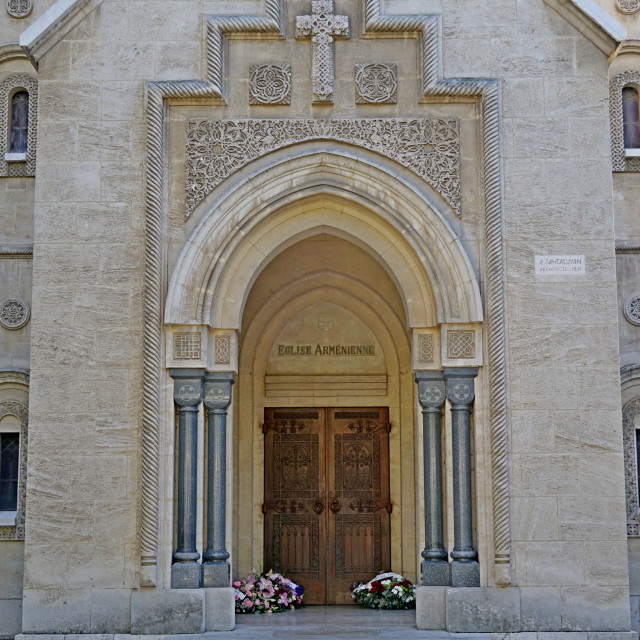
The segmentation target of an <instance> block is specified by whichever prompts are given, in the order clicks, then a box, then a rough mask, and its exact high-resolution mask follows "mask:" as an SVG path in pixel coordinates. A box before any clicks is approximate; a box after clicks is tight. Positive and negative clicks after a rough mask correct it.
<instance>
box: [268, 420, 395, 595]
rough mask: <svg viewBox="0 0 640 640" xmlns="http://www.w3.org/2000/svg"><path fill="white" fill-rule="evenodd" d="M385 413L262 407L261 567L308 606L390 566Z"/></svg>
mask: <svg viewBox="0 0 640 640" xmlns="http://www.w3.org/2000/svg"><path fill="white" fill-rule="evenodd" d="M387 424H388V410H387V409H386V408H376V409H315V408H313V409H290V408H287V409H265V424H264V428H263V430H264V433H265V502H264V505H263V513H264V514H265V521H264V522H265V536H264V539H265V568H270V567H273V568H274V569H276V570H278V571H282V572H284V573H285V574H286V575H287V576H288V577H289V578H291V579H292V580H293V581H294V582H297V583H299V584H302V585H303V586H304V588H305V601H306V602H307V603H308V604H351V603H352V602H353V601H352V599H351V594H350V590H349V587H350V585H351V584H352V583H353V582H356V581H358V580H369V579H370V578H371V577H373V575H375V574H376V573H378V572H380V571H382V570H383V569H388V568H389V566H390V538H389V513H390V509H391V505H390V503H389V499H390V498H389V443H388V440H389V436H388V431H387Z"/></svg>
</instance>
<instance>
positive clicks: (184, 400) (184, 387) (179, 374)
mask: <svg viewBox="0 0 640 640" xmlns="http://www.w3.org/2000/svg"><path fill="white" fill-rule="evenodd" d="M204 373H205V372H204V369H169V374H170V375H171V377H172V378H173V399H174V401H175V403H176V404H177V405H178V406H179V407H197V406H198V405H199V404H200V403H201V402H202V392H203V387H202V383H203V381H204Z"/></svg>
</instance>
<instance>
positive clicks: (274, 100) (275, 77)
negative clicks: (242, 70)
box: [249, 64, 291, 104]
mask: <svg viewBox="0 0 640 640" xmlns="http://www.w3.org/2000/svg"><path fill="white" fill-rule="evenodd" d="M249 69H250V71H249V104H291V65H290V64H252V65H251V67H250V68H249Z"/></svg>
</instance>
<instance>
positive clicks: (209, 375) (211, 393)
mask: <svg viewBox="0 0 640 640" xmlns="http://www.w3.org/2000/svg"><path fill="white" fill-rule="evenodd" d="M234 382H235V374H234V373H232V372H220V373H218V372H213V371H207V372H206V374H205V378H204V404H205V406H206V407H207V409H210V410H212V411H215V410H217V411H223V410H224V409H226V408H227V407H228V406H229V404H230V402H231V385H232V384H233V383H234Z"/></svg>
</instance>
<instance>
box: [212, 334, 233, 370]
mask: <svg viewBox="0 0 640 640" xmlns="http://www.w3.org/2000/svg"><path fill="white" fill-rule="evenodd" d="M215 350H216V353H215V359H216V364H231V336H216V337H215Z"/></svg>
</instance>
